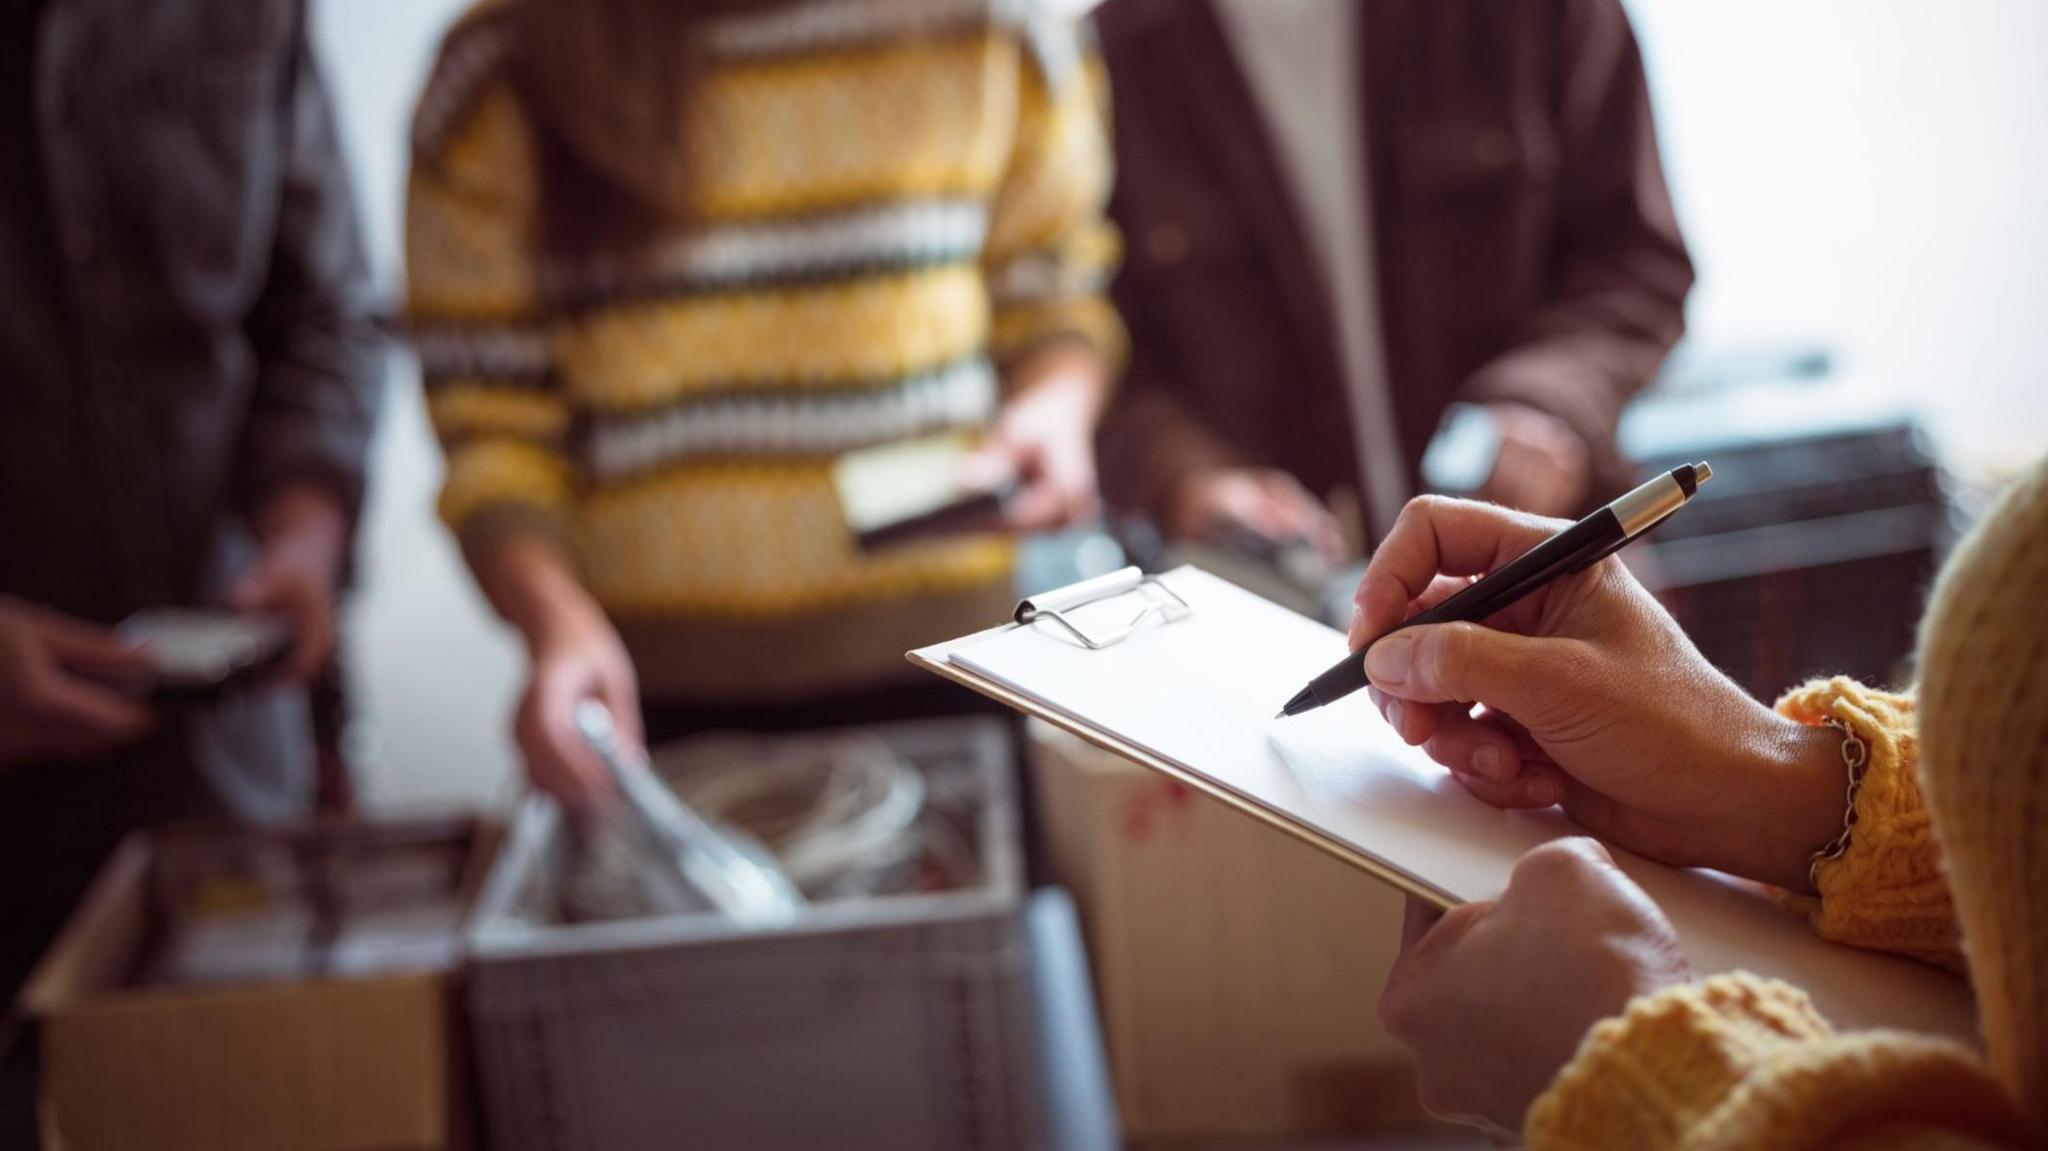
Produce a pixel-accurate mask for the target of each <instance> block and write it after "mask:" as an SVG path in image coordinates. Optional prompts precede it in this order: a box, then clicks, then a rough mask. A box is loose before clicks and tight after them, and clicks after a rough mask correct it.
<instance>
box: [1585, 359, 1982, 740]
mask: <svg viewBox="0 0 2048 1151" xmlns="http://www.w3.org/2000/svg"><path fill="white" fill-rule="evenodd" d="M1623 446H1624V447H1625V448H1626V449H1627V450H1628V451H1629V453H1630V457H1631V458H1632V459H1636V460H1640V461H1642V463H1643V466H1644V468H1645V471H1646V472H1648V471H1659V470H1664V469H1667V468H1670V467H1673V466H1676V465H1677V464H1679V463H1682V462H1688V461H1692V460H1698V459H1706V460H1708V461H1710V462H1711V463H1712V464H1713V465H1714V480H1713V482H1712V483H1710V484H1707V485H1706V486H1704V487H1702V488H1701V489H1700V494H1699V496H1698V498H1696V499H1694V500H1693V502H1692V503H1691V504H1690V505H1688V506H1687V508H1686V510H1685V512H1684V514H1682V515H1677V516H1673V517H1672V518H1671V522H1669V523H1667V524H1664V525H1662V526H1660V527H1659V528H1658V529H1657V532H1656V534H1655V535H1654V536H1653V537H1652V539H1653V541H1654V545H1655V552H1654V560H1653V561H1652V563H1651V564H1650V565H1649V566H1648V567H1647V568H1646V569H1645V574H1646V575H1647V576H1648V577H1649V578H1650V580H1651V582H1652V584H1653V586H1654V587H1655V590H1656V591H1657V595H1658V598H1659V599H1661V600H1662V601H1663V602H1664V604H1665V606H1666V607H1668V608H1669V609H1670V610H1671V614H1672V615H1673V616H1674V617H1676V618H1677V620H1678V622H1679V624H1680V625H1681V626H1683V627H1684V628H1685V630H1686V633H1687V634H1688V635H1690V636H1691V637H1692V639H1693V642H1694V643H1696V644H1698V645H1699V648H1700V650H1701V651H1702V652H1704V653H1705V654H1706V656H1707V658H1708V659H1710V660H1712V661H1713V662H1714V664H1715V666H1717V667H1719V668H1721V669H1722V670H1723V671H1726V672H1727V673H1728V674H1729V675H1730V676H1731V677H1732V678H1733V679H1734V680H1735V682H1737V683H1739V684H1741V685H1742V686H1743V687H1744V688H1746V689H1748V690H1749V692H1750V693H1752V694H1753V695H1755V696H1757V697H1758V698H1759V699H1763V700H1765V701H1769V700H1772V699H1775V698H1777V696H1779V695H1780V694H1782V693H1783V692H1784V691H1786V690H1787V689H1788V688H1791V687H1794V686H1797V685H1798V684H1800V683H1802V682H1804V681H1805V680H1806V679H1808V678H1810V677H1813V676H1821V675H1848V676H1853V677H1855V678H1857V679H1861V680H1865V681H1867V682H1871V683H1898V682H1901V681H1902V680H1904V679H1905V678H1907V677H1908V674H1909V669H1908V668H1907V666H1906V665H1907V660H1908V658H1909V657H1910V655H1911V653H1912V650H1913V642H1914V634H1915V628H1916V627H1917V625H1918V621H1919V619H1920V613H1921V608H1922V606H1923V605H1924V603H1925V602H1926V596H1927V589H1928V586H1929V584H1930V583H1931V582H1932V581H1933V578H1934V573H1935V571H1936V569H1937V568H1938V567H1939V566H1940V563H1941V559H1942V557H1943V555H1945V554H1946V552H1947V550H1948V548H1949V546H1950V545H1951V544H1952V543H1953V542H1954V540H1955V538H1956V536H1957V534H1958V525H1957V521H1958V519H1959V517H1958V515H1957V513H1956V511H1955V509H1954V507H1953V505H1952V502H1951V500H1950V498H1949V495H1948V492H1947V488H1946V484H1945V482H1944V479H1943V474H1942V471H1941V469H1940V466H1939V464H1938V462H1937V460H1936V458H1935V456H1934V454H1933V451H1932V449H1931V447H1930V446H1929V443H1928V440H1927V437H1926V435H1925V433H1924V432H1923V431H1922V429H1921V427H1920V425H1919V423H1918V421H1917V419H1916V418H1915V417H1914V415H1913V413H1912V412H1911V411H1909V410H1906V409H1903V408H1901V407H1899V406H1898V405H1896V404H1893V403H1889V402H1885V401H1880V400H1874V399H1872V398H1870V397H1869V396H1868V395H1867V394H1865V393H1863V392H1860V391H1858V390H1857V389H1855V388H1854V387H1852V386H1847V385H1831V386H1827V387H1819V386H1814V385H1799V384H1793V385H1782V384H1781V385H1764V386H1752V387H1745V388H1736V389H1730V390H1721V391H1711V392H1706V393H1704V394H1698V395H1681V396H1670V397H1649V398H1646V399H1644V400H1643V401H1641V402H1639V403H1637V404H1636V405H1635V407H1634V408H1632V409H1631V410H1630V412H1629V415H1628V418H1627V420H1626V421H1625V422H1624V425H1623Z"/></svg>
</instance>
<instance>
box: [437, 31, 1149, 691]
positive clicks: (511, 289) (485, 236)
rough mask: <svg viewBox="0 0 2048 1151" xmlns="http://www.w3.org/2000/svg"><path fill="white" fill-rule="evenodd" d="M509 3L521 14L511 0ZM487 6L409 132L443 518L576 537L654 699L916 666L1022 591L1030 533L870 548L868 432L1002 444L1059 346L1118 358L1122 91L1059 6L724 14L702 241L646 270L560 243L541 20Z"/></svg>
mask: <svg viewBox="0 0 2048 1151" xmlns="http://www.w3.org/2000/svg"><path fill="white" fill-rule="evenodd" d="M515 2H516V0H515ZM507 15H508V14H507V12H506V11H505V6H504V5H497V4H490V5H485V6H483V7H481V8H479V9H477V10H475V11H473V12H472V13H470V14H469V15H468V16H467V17H465V19H464V20H463V21H462V22H461V23H459V24H458V25H457V27H456V28H455V30H454V31H452V32H451V33H450V34H449V36H448V37H447V39H446V41H445V42H444V44H443V46H442V51H441V56H440V59H439V61H438V63H437V65H436V67H435V69H434V71H433V74H432V77H431V78H430V80H429V81H428V83H427V86H426V88H425V91H424V93H423V94H422V96H421V98H420V102H419V106H418V109H417V112H416V114H415V120H414V138H413V163H412V172H411V179H410V185H409V189H408V199H407V237H406V241H407V312H408V320H409V323H410V325H411V327H412V329H413V332H414V335H415V339H416V343H417V346H418V348H419V351H420V356H421V361H422V368H423V371H424V374H425V382H426V390H427V404H428V408H429V412H430V415H431V417H432V420H433V425H434V428H435V431H436V433H437V434H438V436H439V437H440V439H441V442H442V445H443V448H444V452H445V455H446V460H447V472H446V480H445V484H444V486H443V489H442V493H441V499H440V510H441V515H442V517H443V518H444V519H445V520H446V521H447V522H448V523H449V524H450V525H451V526H452V527H453V528H454V530H455V531H456V532H457V533H458V535H460V536H461V537H462V538H463V542H464V544H465V547H466V549H474V548H475V547H476V546H478V545H479V544H480V543H481V542H482V541H483V540H484V539H485V538H487V537H488V536H489V535H490V533H492V532H495V531H500V530H505V529H506V528H507V526H508V525H521V526H525V527H529V528H539V529H542V530H545V531H547V532H549V533H551V534H553V535H554V536H555V537H556V538H557V539H559V540H561V541H563V542H564V543H565V544H566V545H567V546H568V547H569V549H570V550H571V552H572V554H573V556H574V558H575V559H576V561H577V563H578V566H579V568H580V571H581V573H582V576H583V579H584V581H585V583H586V586H587V587H588V588H589V589H590V590H591V592H592V593H593V594H594V596H595V597H596V598H597V600H598V602H599V603H600V604H602V605H603V606H604V608H605V609H606V611H607V612H608V613H609V614H610V615H611V617H612V619H613V620H614V622H616V623H617V624H618V625H619V628H620V632H621V634H622V635H623V636H624V638H625V640H626V643H627V646H628V648H629V649H630V650H631V651H632V653H633V655H634V659H635V663H636V665H637V666H638V668H639V672H640V677H641V686H642V689H643V691H644V692H645V693H646V694H647V695H649V696H650V697H651V698H657V699H671V700H685V701H690V702H709V703H719V702H749V703H753V702H772V701H774V700H776V699H781V698H793V697H797V696H802V695H807V694H814V693H818V692H824V691H831V690H837V689H844V688H854V687H860V686H867V685H869V684H872V683H874V682H875V681H876V680H878V679H880V678H883V677H887V676H892V675H898V674H908V672H907V670H906V669H907V665H905V664H904V663H903V661H902V653H903V652H904V651H905V650H906V649H908V648H910V647H913V646H916V645H918V644H920V643H923V642H927V641H930V640H934V639H938V638H942V637H943V636H946V635H952V634H958V633H959V632H961V631H964V630H969V629H971V628H973V627H979V626H985V625H986V624H987V623H988V622H989V620H990V619H992V618H996V617H995V615H994V614H992V613H998V612H1001V611H1004V610H1006V609H1007V607H1008V603H1007V598H1008V594H1009V587H1008V581H1009V576H1010V570H1011V549H1010V545H1009V543H1008V542H1007V541H1006V540H1004V539H1002V538H998V537H994V536H969V537H956V538H952V539H949V540H945V541H927V542H921V543H913V544H906V545H901V546H898V547H895V548H892V549H888V550H887V551H885V552H878V553H875V554H873V555H864V554H862V553H860V552H859V551H858V550H857V549H856V548H855V547H854V545H853V543H852V541H851V539H850V537H849V533H848V531H847V529H846V528H845V526H844V518H843V515H842V512H841V509H840V507H839V504H838V501H837V498H836V496H835V494H834V491H833V489H832V486H831V483H830V470H831V466H832V463H833V461H834V459H835V458H836V457H837V456H838V455H839V454H841V453H843V452H845V451H848V450H851V449H854V448H859V447H865V446H871V445H876V444H881V443H887V442H891V441H896V440H901V439H906V438H911V437H915V436H919V435H923V434H931V433H935V432H944V431H948V430H964V431H970V432H971V431H972V430H976V429H980V428H982V427H983V426H984V425H985V423H986V421H988V419H989V418H990V417H991V415H992V414H993V412H994V410H995V408H996V406H997V405H998V404H999V402H1000V400H1001V396H1002V383H1001V381H1002V378H1003V369H1004V368H1005V367H1006V366H1007V365H1009V364H1010V363H1013V362H1015V361H1016V360H1017V359H1018V358H1019V357H1020V356H1022V355H1024V354H1026V353H1028V352H1030V351H1032V350H1034V349H1036V348H1038V347H1041V346H1043V345H1044V344H1046V343H1047V342H1049V341H1055V340H1080V341H1085V342H1086V343H1087V344H1089V345H1092V346H1093V347H1094V348H1095V349H1096V350H1097V351H1098V352H1099V353H1100V355H1101V356H1102V357H1103V358H1104V359H1105V360H1107V361H1110V362H1111V363H1112V364H1113V363H1114V361H1116V360H1117V359H1118V358H1119V357H1120V356H1121V352H1122V348H1121V341H1122V339H1123V335H1122V329H1121V328H1120V326H1119V324H1118V322H1117V319H1116V316H1115V314H1114V312H1113V311H1112V310H1111V308H1110V307H1109V305H1108V304H1107V302H1106V300H1105V298H1104V296H1103V288H1104V284H1105V280H1106V278H1107V276H1108V274H1109V272H1110V271H1111V269H1112V267H1113V264H1114V261H1115V252H1116V239H1115V234H1114V232H1113V230H1112V229H1111V228H1110V227H1109V225H1107V223H1106V222H1105V219H1104V215H1103V212H1104V207H1105V203H1106V198H1107V194H1108V186H1109V176H1110V160H1109V150H1108V144H1107V139H1106V127H1105V122H1104V100H1105V98H1106V96H1105V89H1104V84H1103V77H1102V75H1101V70H1100V67H1099V63H1098V61H1097V60H1096V58H1095V57H1094V55H1093V53H1092V51H1091V50H1090V46H1089V43H1088V41H1087V40H1086V39H1085V37H1083V36H1082V35H1081V33H1080V30H1079V29H1077V28H1076V27H1074V26H1073V25H1072V24H1071V23H1069V22H1068V21H1066V20H1064V19H1062V18H1060V17H1058V16H1056V15H1053V14H1051V13H1050V12H1048V11H1046V10H1044V9H1043V8H1042V7H1041V4H1040V3H1039V0H799V2H795V3H788V4H781V5H774V6H770V7H766V8H763V9H761V10H759V11H756V12H753V13H749V14H745V15H738V16H731V17H723V18H719V19H717V20H715V21H710V22H708V23H707V27H706V29H705V32H704V36H705V45H706V63H705V65H704V66H703V68H702V69H701V70H700V74H699V76H698V77H697V80H696V83H695V85H694V87H693V89H692V90H690V91H688V92H685V93H684V94H683V100H684V109H683V112H682V115H681V116H680V117H679V119H680V121H681V127H680V129H679V130H680V131H681V132H684V133H687V134H688V135H687V140H688V142H689V144H690V149H689V153H688V154H689V155H690V156H691V157H692V170H691V172H690V173H689V177H690V180H691V185H690V188H689V193H688V199H689V200H690V201H691V202H693V204H694V207H693V210H692V211H691V213H690V216H691V220H692V222H691V223H690V225H689V226H688V227H682V226H676V227H672V228H670V229H668V230H667V232H668V234H666V235H662V236H660V237H658V238H657V241H656V242H655V243H653V244H652V245H650V250H649V251H648V253H647V264H646V269H647V270H646V271H645V272H644V273H643V274H642V275H640V276H638V277H635V278H634V281H633V282H634V283H636V284H637V285H639V286H636V287H634V288H632V289H621V288H619V287H618V286H617V285H618V283H619V282H620V281H619V278H618V277H616V276H606V275H605V274H604V269H602V268H600V267H596V266H590V267H580V268H578V267H562V266H559V265H558V264H557V263H556V262H555V261H549V260H543V259H541V258H540V257H539V255H538V254H537V253H538V250H539V244H540V239H541V231H540V221H539V219H538V211H539V203H540V196H541V190H540V189H539V187H538V180H537V177H536V154H535V138H534V131H535V126H534V120H533V117H532V116H531V114H530V109H529V108H527V107H526V106H524V103H523V100H522V97H521V94H520V90H519V89H518V87H517V86H516V85H515V84H514V83H513V75H512V69H513V68H514V67H516V61H514V60H513V59H512V57H513V56H514V54H515V53H516V50H517V49H516V46H515V44H516V42H515V38H514V36H513V35H512V33H513V31H514V27H513V24H512V22H511V21H510V20H509V19H507Z"/></svg>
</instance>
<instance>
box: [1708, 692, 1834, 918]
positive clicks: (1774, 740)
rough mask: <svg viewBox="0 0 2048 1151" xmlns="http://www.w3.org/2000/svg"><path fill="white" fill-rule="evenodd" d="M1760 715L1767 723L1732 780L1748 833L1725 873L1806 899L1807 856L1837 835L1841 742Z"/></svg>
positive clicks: (1819, 730)
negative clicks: (1739, 790) (1744, 795)
mask: <svg viewBox="0 0 2048 1151" xmlns="http://www.w3.org/2000/svg"><path fill="white" fill-rule="evenodd" d="M1758 707H1759V709H1761V710H1763V711H1764V715H1765V717H1766V718H1765V719H1764V720H1763V721H1762V722H1760V723H1759V725H1758V730H1757V734H1756V736H1755V738H1754V739H1753V740H1752V741H1751V742H1750V746H1748V747H1746V748H1744V749H1743V753H1744V754H1745V755H1746V756H1747V757H1748V759H1749V763H1748V765H1747V770H1746V771H1744V772H1742V773H1741V774H1740V775H1739V776H1738V778H1742V779H1744V780H1746V783H1745V784H1744V785H1743V786H1744V787H1745V789H1746V790H1747V791H1749V793H1750V794H1751V796H1752V797H1753V804H1752V805H1751V812H1750V816H1749V827H1748V828H1747V829H1746V832H1747V833H1746V834H1745V835H1744V836H1743V837H1742V840H1741V843H1740V847H1739V854H1738V856H1737V858H1736V859H1735V860H1733V861H1732V865H1731V866H1729V867H1727V868H1726V870H1730V871H1733V872H1735V873H1737V874H1740V875H1744V876H1747V877H1748V878H1751V879H1756V880H1760V881H1762V882H1765V883H1769V884H1773V885H1775V886H1777V887H1782V888H1784V889H1786V890H1787V891H1795V892H1801V893H1807V894H1810V893H1811V892H1812V891H1813V881H1812V877H1811V873H1810V871H1811V865H1812V861H1813V853H1814V852H1816V851H1818V850H1820V849H1821V848H1822V847H1823V846H1824V845H1826V844H1827V842H1828V841H1829V840H1831V839H1833V838H1834V837H1835V835H1836V834H1838V833H1839V832H1840V831H1841V830H1842V809H1843V803H1844V799H1843V796H1844V788H1845V787H1846V779H1847V776H1846V775H1845V770H1844V768H1843V765H1842V737H1841V735H1840V733H1838V732H1836V731H1833V730H1831V729H1829V728H1825V727H1813V726H1809V725H1807V724H1803V723H1799V722H1796V721H1794V720H1790V719H1787V718H1785V717H1784V716H1781V715H1779V714H1777V713H1776V712H1773V711H1769V710H1768V709H1763V708H1762V705H1758Z"/></svg>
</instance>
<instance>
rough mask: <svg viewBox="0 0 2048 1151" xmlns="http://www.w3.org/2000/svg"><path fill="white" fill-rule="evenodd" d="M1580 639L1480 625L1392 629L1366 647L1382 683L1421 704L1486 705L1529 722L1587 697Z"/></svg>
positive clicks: (1368, 667)
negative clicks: (1542, 636) (1583, 692)
mask: <svg viewBox="0 0 2048 1151" xmlns="http://www.w3.org/2000/svg"><path fill="white" fill-rule="evenodd" d="M1575 646H1577V645H1576V641H1573V640H1560V639H1538V638H1532V637H1530V636H1525V635H1518V634H1516V633H1514V632H1507V631H1497V630H1495V629H1493V628H1488V627H1481V626H1479V625H1478V624H1475V623H1440V624H1422V625H1418V626H1416V627H1410V628H1403V629H1401V630H1400V631H1395V632H1389V633H1387V634H1386V635H1384V636H1381V637H1380V638H1379V639H1377V640H1375V641H1374V642H1373V644H1372V646H1371V647H1368V648H1367V649H1366V652H1365V675H1366V678H1367V679H1369V680H1371V681H1372V685H1373V686H1374V687H1377V688H1379V689H1380V690H1381V691H1383V692H1385V693H1386V694H1388V695H1391V696H1394V697H1396V698H1398V699H1404V700H1412V701H1414V702H1417V703H1454V702H1455V703H1483V704H1485V705H1487V706H1488V707H1490V708H1493V709H1495V710H1497V711H1505V712H1507V713H1509V714H1511V715H1513V716H1515V717H1516V718H1517V719H1520V720H1521V721H1522V722H1523V723H1524V724H1527V723H1529V722H1530V721H1531V719H1532V718H1533V717H1539V716H1542V715H1546V714H1549V713H1552V712H1554V711H1556V709H1557V706H1558V704H1559V703H1560V702H1562V701H1565V700H1569V699H1572V698H1574V697H1576V696H1579V695H1580V694H1581V684H1580V682H1579V680H1580V678H1581V677H1580V676H1578V675H1577V674H1575V672H1574V669H1575V668H1577V667H1578V666H1579V665H1580V663H1581V661H1580V660H1578V659H1576V658H1574V655H1575V653H1573V652H1569V651H1567V650H1566V649H1567V648H1569V647H1575Z"/></svg>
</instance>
